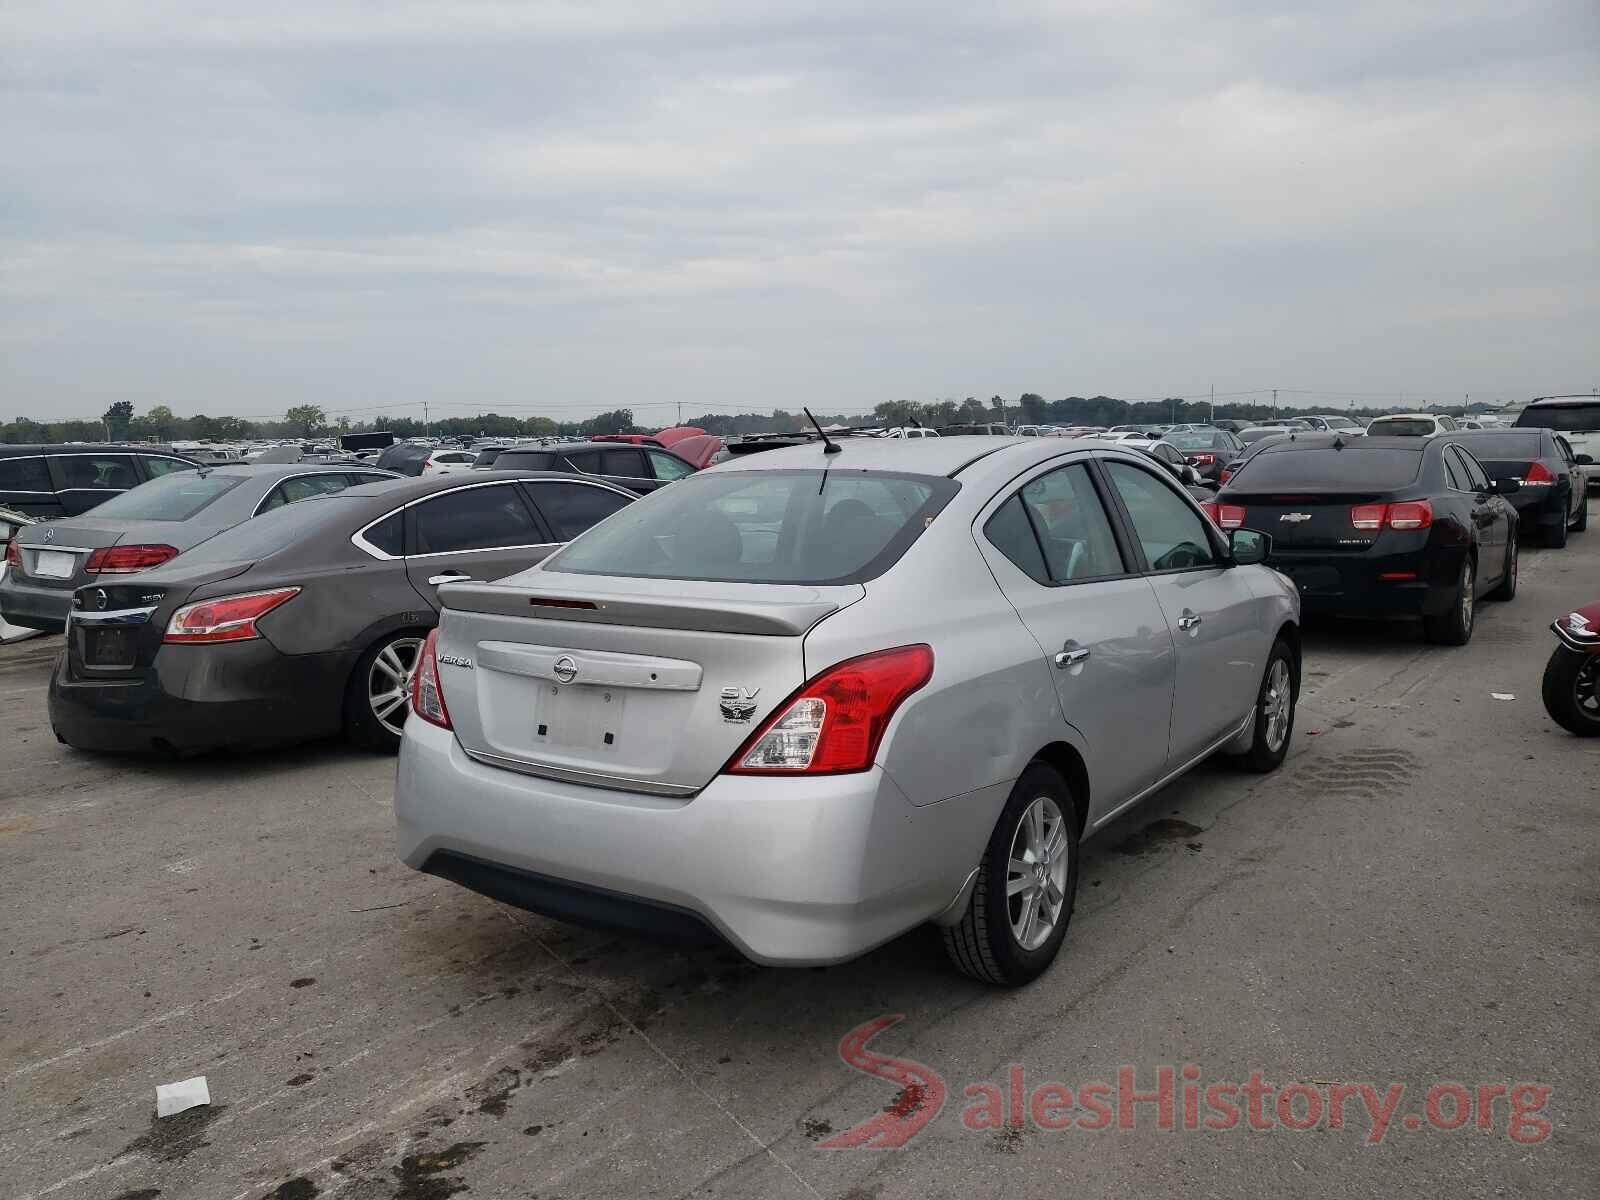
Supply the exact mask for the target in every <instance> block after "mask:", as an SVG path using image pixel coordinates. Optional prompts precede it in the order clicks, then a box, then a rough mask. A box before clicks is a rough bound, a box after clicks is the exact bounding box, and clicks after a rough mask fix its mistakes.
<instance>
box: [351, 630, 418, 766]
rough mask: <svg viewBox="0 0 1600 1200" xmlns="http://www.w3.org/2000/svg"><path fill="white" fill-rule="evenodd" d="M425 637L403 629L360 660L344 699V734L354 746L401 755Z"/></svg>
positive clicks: (379, 643) (367, 652) (379, 642)
mask: <svg viewBox="0 0 1600 1200" xmlns="http://www.w3.org/2000/svg"><path fill="white" fill-rule="evenodd" d="M425 637H426V634H425V633H423V632H421V631H419V630H415V629H403V630H401V631H400V632H398V633H391V634H389V635H388V636H386V637H382V638H379V639H378V640H377V641H376V642H374V643H373V644H372V645H371V646H369V647H367V650H366V652H365V653H364V654H362V656H361V657H360V658H359V659H357V660H356V666H355V670H353V671H352V672H351V673H350V682H349V684H348V685H346V687H345V695H344V734H345V737H346V738H347V739H349V741H350V742H351V744H352V745H356V746H360V747H361V748H362V749H364V750H376V751H378V752H379V753H380V754H395V753H398V752H399V750H400V733H401V730H402V729H403V728H404V726H405V721H406V717H407V716H408V715H409V713H410V708H411V673H412V672H413V671H415V670H416V667H417V656H418V654H420V653H421V651H422V643H423V640H424V638H425Z"/></svg>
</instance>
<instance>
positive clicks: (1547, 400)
mask: <svg viewBox="0 0 1600 1200" xmlns="http://www.w3.org/2000/svg"><path fill="white" fill-rule="evenodd" d="M1589 404H1600V396H1543V397H1541V398H1540V399H1538V400H1530V401H1528V403H1527V404H1526V405H1525V406H1524V407H1526V408H1582V407H1584V406H1585V405H1589Z"/></svg>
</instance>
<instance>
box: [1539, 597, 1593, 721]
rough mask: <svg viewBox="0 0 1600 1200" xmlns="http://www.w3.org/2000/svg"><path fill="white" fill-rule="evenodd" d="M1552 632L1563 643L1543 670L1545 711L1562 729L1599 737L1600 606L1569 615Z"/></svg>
mask: <svg viewBox="0 0 1600 1200" xmlns="http://www.w3.org/2000/svg"><path fill="white" fill-rule="evenodd" d="M1550 631H1551V632H1552V633H1554V634H1555V635H1556V638H1557V640H1558V641H1559V642H1560V643H1561V644H1560V645H1559V646H1557V647H1556V649H1555V653H1554V654H1552V655H1551V656H1550V661H1549V662H1548V663H1547V664H1546V665H1545V668H1544V688H1543V691H1544V707H1545V710H1546V711H1547V712H1549V714H1550V716H1551V718H1552V719H1553V720H1554V721H1555V723H1556V724H1557V725H1559V726H1561V728H1563V729H1565V730H1567V731H1568V732H1569V733H1575V734H1577V735H1578V736H1579V737H1600V603H1596V604H1591V605H1589V606H1587V607H1586V608H1580V609H1578V610H1577V611H1576V612H1570V613H1568V614H1567V615H1566V616H1564V617H1562V618H1561V619H1560V620H1559V621H1555V622H1553V623H1552V624H1551V626H1550Z"/></svg>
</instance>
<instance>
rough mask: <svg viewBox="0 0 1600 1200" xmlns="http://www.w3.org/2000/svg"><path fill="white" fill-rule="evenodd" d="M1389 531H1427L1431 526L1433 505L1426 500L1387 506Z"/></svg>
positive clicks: (1408, 501)
mask: <svg viewBox="0 0 1600 1200" xmlns="http://www.w3.org/2000/svg"><path fill="white" fill-rule="evenodd" d="M1388 522H1389V528H1390V529H1427V528H1429V527H1431V526H1432V525H1433V505H1431V504H1429V503H1428V502H1427V501H1426V500H1407V501H1405V502H1404V503H1402V504H1391V505H1389V516H1388Z"/></svg>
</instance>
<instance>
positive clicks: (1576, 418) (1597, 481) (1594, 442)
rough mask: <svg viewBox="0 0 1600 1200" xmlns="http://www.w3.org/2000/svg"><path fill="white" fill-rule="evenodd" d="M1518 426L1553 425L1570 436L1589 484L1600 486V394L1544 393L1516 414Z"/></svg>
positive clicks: (1580, 467)
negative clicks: (1562, 394)
mask: <svg viewBox="0 0 1600 1200" xmlns="http://www.w3.org/2000/svg"><path fill="white" fill-rule="evenodd" d="M1517 428H1518V429H1553V430H1555V431H1556V432H1557V433H1559V434H1560V435H1561V436H1562V437H1564V438H1566V439H1567V444H1568V445H1570V446H1571V447H1572V452H1573V453H1574V454H1577V455H1582V456H1583V457H1585V458H1588V459H1589V460H1590V461H1588V462H1582V461H1581V460H1580V466H1579V469H1580V470H1582V471H1583V476H1584V478H1585V479H1586V480H1588V483H1589V486H1590V487H1591V488H1592V487H1596V486H1600V462H1597V461H1596V460H1600V396H1541V397H1540V398H1539V399H1537V400H1535V401H1534V402H1533V403H1532V404H1530V405H1528V407H1527V408H1525V409H1523V410H1522V411H1521V412H1520V413H1518V414H1517Z"/></svg>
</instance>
